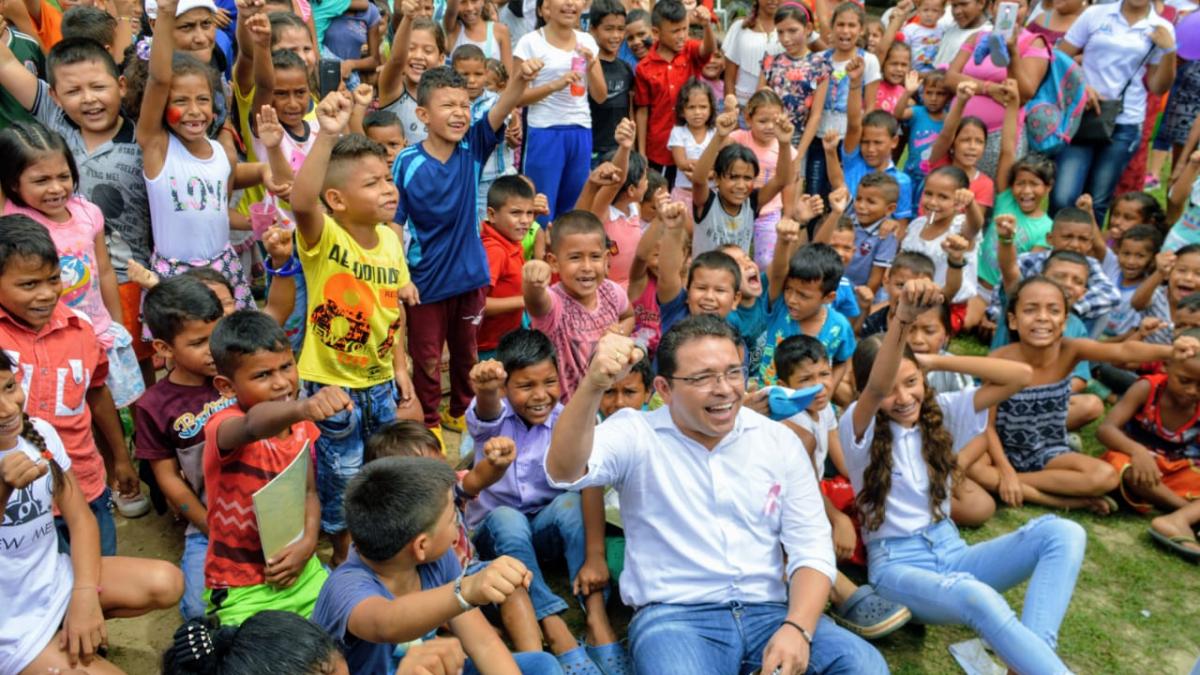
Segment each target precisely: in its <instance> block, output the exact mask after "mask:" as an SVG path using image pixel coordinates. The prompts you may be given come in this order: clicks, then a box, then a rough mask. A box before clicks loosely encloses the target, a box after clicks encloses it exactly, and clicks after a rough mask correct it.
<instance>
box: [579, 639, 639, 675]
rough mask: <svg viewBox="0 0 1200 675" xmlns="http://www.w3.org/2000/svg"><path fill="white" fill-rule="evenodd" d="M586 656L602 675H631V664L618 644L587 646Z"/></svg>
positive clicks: (626, 654) (623, 649) (626, 653)
mask: <svg viewBox="0 0 1200 675" xmlns="http://www.w3.org/2000/svg"><path fill="white" fill-rule="evenodd" d="M587 654H588V657H590V658H591V659H592V663H594V664H596V666H597V667H598V668H599V669H600V672H602V673H604V675H633V662H632V661H630V659H629V654H628V652H626V651H625V648H624V647H622V646H621V643H620V642H612V643H609V644H606V645H600V646H599V647H592V646H588V647H587Z"/></svg>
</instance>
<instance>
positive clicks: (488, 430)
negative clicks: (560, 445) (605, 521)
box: [467, 399, 563, 530]
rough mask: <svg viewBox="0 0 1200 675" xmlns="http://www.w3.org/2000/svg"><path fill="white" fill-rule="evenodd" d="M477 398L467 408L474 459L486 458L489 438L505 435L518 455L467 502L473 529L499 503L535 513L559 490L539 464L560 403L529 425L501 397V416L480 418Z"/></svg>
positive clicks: (544, 453)
mask: <svg viewBox="0 0 1200 675" xmlns="http://www.w3.org/2000/svg"><path fill="white" fill-rule="evenodd" d="M475 404H476V401H471V407H470V408H467V431H468V432H470V434H471V438H473V439H475V462H476V463H479V462H483V461H486V457H485V456H484V454H483V445H484V444H485V443H487V441H488V439H489V438H492V437H495V436H507V437H508V438H511V439H513V442H514V443H516V444H517V458H516V460H515V461H513V463H512V465H511V466H509V467H508V471H505V472H504V477H503V478H501V479H500V480H498V481H496V483H495V484H494V485H492V486H491V487H489V488H488V489H486V490H484V491H483V492H480V493H479V497H478V498H477V499H475V500H474V501H472V502H471V503H470V504H468V505H467V529H470V530H473V529H475V528H476V527H478V526H479V523H481V522H483V519H484V518H485V517H486V516H487V514H489V513H491V512H492V509H494V508H496V507H498V506H510V507H512V508H514V509H516V510H518V511H520V512H521V513H525V514H530V513H535V512H537V511H538V510H540V509H541V508H542V507H544V506H546V505H547V504H549V503H550V502H552V501H554V498H555V497H557V496H558V495H560V494H562V490H556V489H554V488H552V487H550V483H549V482H547V481H546V470H545V469H544V468H543V467H542V463H543V461H544V460H545V459H546V450H548V449H550V434H551V433H552V432H553V430H554V423H555V422H557V421H558V416H559V415H560V414H562V410H563V406H562V403H558V404H556V405H555V406H554V410H551V411H550V417H549V419H547V420H546V421H545V422H544V423H542V424H539V425H537V426H533V427H531V426H529V425H528V424H526V423H525V420H523V419H521V418H520V417H518V416H517V414H516V413H515V412H513V409H512V407H511V406H510V405H509V404H508V400H507V399H501V401H500V406H501V411H500V416H499V417H497V418H496V419H494V420H491V421H487V422H485V421H483V420H481V419H479V415H478V414H477V413H476V412H475Z"/></svg>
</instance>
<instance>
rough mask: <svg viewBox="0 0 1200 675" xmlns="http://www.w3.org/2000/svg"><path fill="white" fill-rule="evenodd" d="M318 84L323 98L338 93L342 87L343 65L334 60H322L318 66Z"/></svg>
mask: <svg viewBox="0 0 1200 675" xmlns="http://www.w3.org/2000/svg"><path fill="white" fill-rule="evenodd" d="M317 84H318V86H319V87H320V88H321V98H325V96H326V95H328V94H329V92H332V91H337V90H338V87H340V86H342V64H341V63H340V62H338V61H334V60H333V59H321V63H320V65H318V66H317Z"/></svg>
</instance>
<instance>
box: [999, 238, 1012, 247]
mask: <svg viewBox="0 0 1200 675" xmlns="http://www.w3.org/2000/svg"><path fill="white" fill-rule="evenodd" d="M1015 239H1016V238H1015V237H996V241H998V242H1000V243H1001V244H1004V245H1005V246H1012V244H1013V241H1015Z"/></svg>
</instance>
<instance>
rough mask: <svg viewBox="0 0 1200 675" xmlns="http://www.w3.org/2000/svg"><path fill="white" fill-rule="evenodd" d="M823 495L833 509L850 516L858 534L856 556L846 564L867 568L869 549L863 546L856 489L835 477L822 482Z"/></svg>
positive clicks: (851, 557) (842, 479)
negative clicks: (855, 495)
mask: <svg viewBox="0 0 1200 675" xmlns="http://www.w3.org/2000/svg"><path fill="white" fill-rule="evenodd" d="M821 493H822V494H824V495H825V496H826V497H828V498H829V501H830V503H832V504H833V508H835V509H837V510H838V511H841V512H842V513H844V514H846V515H848V516H850V520H851V522H853V523H854V529H855V531H856V534H858V543H856V544H855V545H854V555H852V556H850V558H849V559H848V560H846V561H845V562H852V563H854V564H855V565H861V566H863V567H866V566H867V548H866V547H865V546H863V538H862V523H860V522H859V521H858V507H857V506H855V504H854V488H853V487H852V486H851V485H850V481H848V480H846V478H844V477H842V476H834V477H833V478H827V479H825V480H822V481H821Z"/></svg>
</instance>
